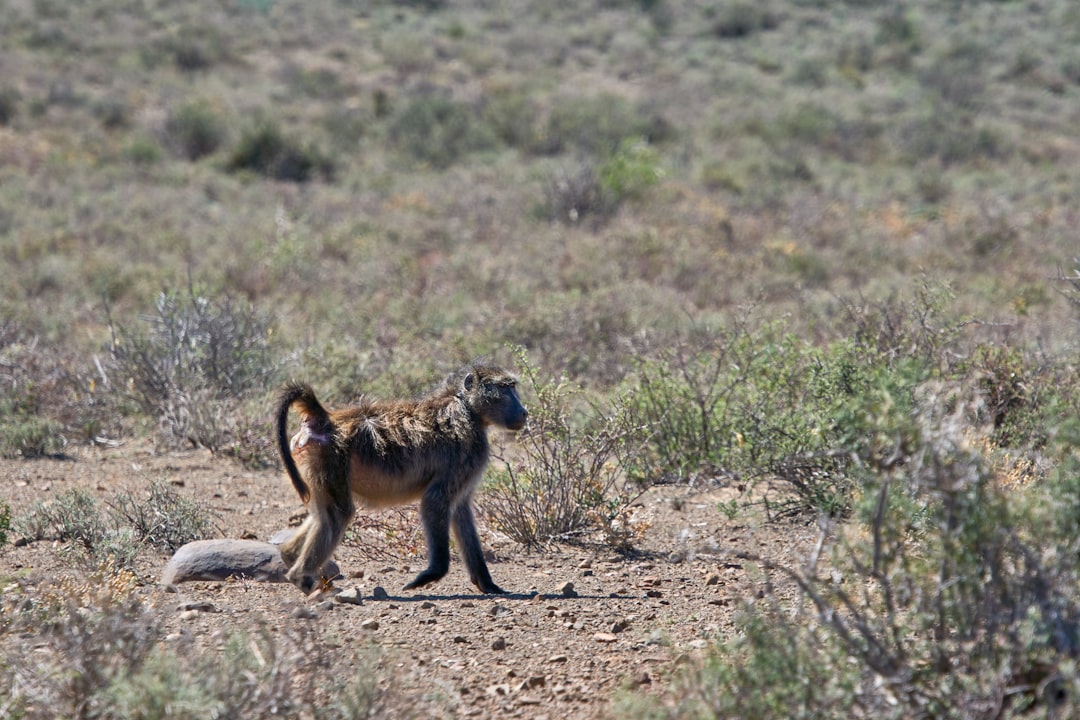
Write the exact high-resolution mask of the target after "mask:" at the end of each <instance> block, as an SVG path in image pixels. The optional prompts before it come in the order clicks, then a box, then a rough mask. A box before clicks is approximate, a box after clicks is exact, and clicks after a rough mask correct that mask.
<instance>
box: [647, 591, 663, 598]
mask: <svg viewBox="0 0 1080 720" xmlns="http://www.w3.org/2000/svg"><path fill="white" fill-rule="evenodd" d="M645 597H651V598H661V597H664V593H662V592H660V591H659V590H647V591H646V592H645Z"/></svg>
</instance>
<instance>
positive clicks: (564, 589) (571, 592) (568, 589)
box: [555, 582, 578, 598]
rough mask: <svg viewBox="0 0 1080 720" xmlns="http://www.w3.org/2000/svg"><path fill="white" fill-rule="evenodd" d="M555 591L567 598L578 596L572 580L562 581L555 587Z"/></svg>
mask: <svg viewBox="0 0 1080 720" xmlns="http://www.w3.org/2000/svg"><path fill="white" fill-rule="evenodd" d="M555 592H557V593H559V594H560V595H562V596H563V597H568V598H576V597H577V596H578V593H577V590H575V589H574V583H572V582H564V583H563V584H562V585H560V586H559V587H558V588H556V590H555Z"/></svg>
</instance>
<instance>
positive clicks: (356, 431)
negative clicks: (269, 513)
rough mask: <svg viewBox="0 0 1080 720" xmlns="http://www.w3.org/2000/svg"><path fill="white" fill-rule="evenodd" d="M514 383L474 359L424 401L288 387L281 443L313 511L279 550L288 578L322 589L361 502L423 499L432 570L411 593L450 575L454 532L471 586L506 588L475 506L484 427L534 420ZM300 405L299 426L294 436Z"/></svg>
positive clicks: (280, 419) (513, 426) (282, 403)
mask: <svg viewBox="0 0 1080 720" xmlns="http://www.w3.org/2000/svg"><path fill="white" fill-rule="evenodd" d="M515 384H516V379H515V378H514V376H513V375H511V374H510V373H508V372H506V371H505V370H503V369H501V368H498V367H494V366H490V365H483V364H479V363H473V364H471V365H468V366H466V367H464V368H462V369H461V370H460V371H459V372H457V373H455V374H454V375H451V376H450V377H449V378H447V379H446V381H445V382H444V383H443V384H442V385H441V386H440V387H439V388H438V389H436V390H435V391H433V392H432V393H430V394H428V395H425V396H423V397H421V398H419V399H417V400H401V401H378V400H363V401H361V402H360V403H359V404H357V405H355V406H352V407H348V408H344V409H341V410H332V411H327V410H326V409H325V408H323V406H322V405H321V404H320V403H319V401H318V399H317V398H316V397H315V393H314V392H313V391H312V390H311V388H310V387H308V386H307V385H303V384H292V385H289V386H288V387H286V388H285V390H284V391H282V394H281V397H280V400H279V402H278V412H277V442H278V449H279V451H280V453H281V460H282V462H283V463H284V465H285V470H286V472H288V474H289V478H290V479H291V480H292V483H293V487H294V488H296V492H297V493H298V494H299V495H300V499H301V500H302V501H304V503H305V504H306V505H307V508H308V516H307V519H306V520H305V521H304V523H303V525H301V527H300V529H299V530H298V531H297V533H296V534H295V535H293V537H291V538H290V539H289V540H288V541H286V542H285V543H284V544H283V545H282V546H281V555H282V557H283V558H284V559H285V562H286V563H287V564H288V565H289V566H290V568H289V573H288V578H289V579H290V580H291V581H292V582H294V583H296V584H297V585H299V586H300V587H301V588H302V589H304V590H305V591H308V590H311V589H312V588H313V587H314V586H315V583H316V581H317V580H318V578H317V577H316V573H317V572H318V570H319V569H320V568H321V567H322V566H323V564H324V563H325V562H326V561H327V560H328V559H329V558H330V555H331V554H332V553H333V551H334V549H335V548H336V547H337V546H338V544H339V543H340V542H341V538H342V536H343V535H344V534H345V529H346V527H348V524H349V521H350V520H352V518H353V516H354V515H355V513H356V509H355V505H354V498H355V499H356V500H359V501H360V502H361V503H363V504H364V505H365V506H367V507H381V506H390V505H401V504H404V503H409V502H414V501H416V500H419V501H420V516H421V519H422V521H423V524H424V534H425V536H426V539H427V545H428V567H427V569H426V570H424V571H423V572H421V573H420V574H419V575H417V576H416V578H415V579H414V580H413V581H412V582H410V583H409V584H408V585H406V586H405V589H412V588H418V587H421V586H423V585H427V584H428V583H432V582H435V581H436V580H439V579H440V578H442V577H443V576H444V575H445V574H446V572H447V570H448V569H449V565H450V547H449V542H450V538H449V533H450V529H451V528H453V531H454V534H455V536H456V538H457V541H458V545H459V547H460V549H461V553H462V556H463V557H464V560H465V565H466V567H467V568H468V570H469V577H470V579H471V580H472V582H473V583H474V584H475V585H476V586H477V587H478V588H479V589H480V590H481V591H482V592H485V593H502V592H504V591H503V590H502V589H501V588H499V586H498V585H496V584H495V583H494V582H493V581H492V579H491V575H490V573H489V572H488V569H487V564H486V563H485V562H484V554H483V550H482V549H481V547H480V539H479V536H478V535H477V532H476V523H475V521H474V519H473V514H472V508H471V502H472V494H473V491H474V490H475V488H476V484H477V483H478V482H479V481H480V478H481V476H482V475H483V472H484V468H485V467H486V466H487V461H488V453H489V446H488V438H487V427H488V426H489V425H495V426H499V427H504V428H508V429H510V430H520V429H521V428H522V427H524V425H525V420H526V418H527V417H528V412H527V411H526V410H525V408H524V407H523V406H522V405H521V401H520V400H519V399H518V396H517V391H516V389H515ZM294 406H296V407H297V408H298V409H299V412H300V415H301V418H302V422H301V428H300V431H299V432H297V433H296V434H295V435H294V436H293V437H292V439H291V441H290V440H289V437H288V429H287V425H288V418H289V410H290V409H291V408H292V407H294Z"/></svg>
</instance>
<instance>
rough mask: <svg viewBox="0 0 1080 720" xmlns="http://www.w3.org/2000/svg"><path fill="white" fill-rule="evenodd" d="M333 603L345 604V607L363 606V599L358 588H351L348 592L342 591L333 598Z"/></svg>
mask: <svg viewBox="0 0 1080 720" xmlns="http://www.w3.org/2000/svg"><path fill="white" fill-rule="evenodd" d="M334 601H335V602H339V603H345V604H346V605H363V604H364V598H363V596H362V595H361V592H360V587H359V586H355V587H351V588H349V589H348V590H342V591H341V592H339V593H338V594H337V595H335V596H334Z"/></svg>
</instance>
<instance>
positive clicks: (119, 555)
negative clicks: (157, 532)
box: [16, 488, 139, 568]
mask: <svg viewBox="0 0 1080 720" xmlns="http://www.w3.org/2000/svg"><path fill="white" fill-rule="evenodd" d="M16 527H17V528H18V529H19V531H20V532H21V533H22V534H23V535H24V536H25V537H27V538H29V539H31V540H43V539H49V538H51V539H53V540H57V541H59V542H61V543H64V545H63V549H64V550H65V551H71V552H75V553H77V555H79V556H81V557H82V558H84V559H89V560H90V561H91V562H93V563H95V564H101V563H109V564H110V565H112V566H114V567H117V568H129V567H131V565H132V563H133V562H134V561H135V558H136V556H137V555H138V554H139V543H138V541H137V539H136V538H134V536H133V535H132V532H131V530H130V529H128V528H123V527H120V526H118V524H117V523H116V522H115V520H114V518H111V517H109V516H108V515H107V514H104V513H102V511H101V508H100V507H99V505H98V502H97V500H96V499H95V498H94V496H93V495H91V494H90V492H89V491H87V490H84V489H82V488H75V489H73V490H69V491H67V492H65V493H62V494H60V495H58V496H57V497H56V498H54V499H53V500H52V501H48V502H44V501H43V502H39V503H37V504H36V505H35V506H33V507H32V508H31V509H30V510H29V511H28V512H26V513H25V514H24V515H22V516H21V517H19V518H18V519H17V521H16Z"/></svg>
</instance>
